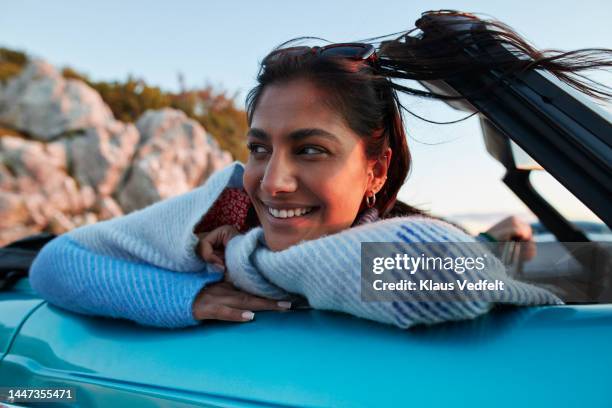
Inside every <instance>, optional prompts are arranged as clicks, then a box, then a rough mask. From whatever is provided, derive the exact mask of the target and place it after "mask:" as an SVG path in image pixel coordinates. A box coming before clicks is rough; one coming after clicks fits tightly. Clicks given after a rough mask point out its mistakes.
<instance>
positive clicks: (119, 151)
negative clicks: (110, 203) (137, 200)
mask: <svg viewBox="0 0 612 408" xmlns="http://www.w3.org/2000/svg"><path fill="white" fill-rule="evenodd" d="M139 139H140V135H139V134H138V130H137V129H136V127H135V126H134V125H133V124H131V123H130V124H125V123H122V122H111V123H109V124H107V125H106V126H105V127H98V128H90V129H87V130H86V131H85V134H84V135H83V136H80V137H77V138H74V139H71V140H69V141H67V145H68V151H69V152H70V163H71V171H72V174H73V175H74V177H75V178H76V179H77V181H78V182H79V183H80V184H81V185H88V186H91V187H92V188H93V189H94V190H95V191H96V193H97V194H98V195H99V196H103V197H104V196H109V195H111V194H112V193H113V192H114V191H115V189H116V188H117V185H118V183H119V181H120V180H121V179H122V177H123V175H124V173H125V171H126V169H127V168H128V166H129V165H130V163H131V160H132V157H133V156H134V152H135V150H136V147H137V146H138V141H139Z"/></svg>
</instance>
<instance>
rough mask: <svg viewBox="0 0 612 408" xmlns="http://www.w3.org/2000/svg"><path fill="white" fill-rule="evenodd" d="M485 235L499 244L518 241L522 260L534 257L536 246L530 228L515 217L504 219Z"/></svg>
mask: <svg viewBox="0 0 612 408" xmlns="http://www.w3.org/2000/svg"><path fill="white" fill-rule="evenodd" d="M486 233H487V234H489V235H490V236H492V237H493V238H495V239H496V240H497V241H500V242H508V241H519V242H522V243H523V244H522V245H521V246H520V249H521V253H520V257H521V259H522V260H525V261H527V260H530V259H532V258H533V257H535V255H536V245H535V242H534V241H533V231H532V230H531V226H530V225H529V224H527V223H526V222H525V221H523V220H521V219H520V218H519V217H517V216H514V215H513V216H510V217H507V218H504V219H503V220H501V221H500V222H498V223H497V224H495V225H493V226H492V227H491V228H489V229H488V230H487V231H486Z"/></svg>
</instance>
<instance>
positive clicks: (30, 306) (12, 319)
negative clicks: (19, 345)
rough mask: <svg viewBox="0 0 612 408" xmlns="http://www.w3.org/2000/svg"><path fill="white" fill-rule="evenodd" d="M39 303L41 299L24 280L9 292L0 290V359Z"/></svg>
mask: <svg viewBox="0 0 612 408" xmlns="http://www.w3.org/2000/svg"><path fill="white" fill-rule="evenodd" d="M22 282H23V283H22ZM41 303H43V301H42V300H41V299H40V298H38V297H37V296H36V295H35V294H34V293H33V292H32V290H31V289H30V287H29V285H28V284H27V281H25V280H22V281H20V283H18V284H17V285H16V286H15V287H14V288H12V290H11V291H10V292H0V360H1V359H2V357H4V355H5V354H6V353H7V352H8V350H9V347H10V345H11V343H12V341H13V339H14V338H15V336H16V334H17V332H18V331H19V327H20V326H21V324H22V323H23V322H24V321H25V319H26V318H27V316H28V315H29V314H30V313H31V312H32V311H33V310H34V309H35V308H36V307H37V306H39V305H40V304H41Z"/></svg>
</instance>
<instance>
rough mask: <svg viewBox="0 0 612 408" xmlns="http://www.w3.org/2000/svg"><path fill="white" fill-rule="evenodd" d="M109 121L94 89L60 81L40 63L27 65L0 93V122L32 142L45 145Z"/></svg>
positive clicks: (108, 115) (81, 84) (109, 113)
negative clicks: (23, 133)
mask: <svg viewBox="0 0 612 408" xmlns="http://www.w3.org/2000/svg"><path fill="white" fill-rule="evenodd" d="M113 120H114V118H113V114H112V112H111V110H110V108H109V107H108V106H107V105H106V104H105V103H104V101H103V100H102V98H101V97H100V95H99V94H98V93H97V92H96V91H95V90H94V89H92V88H91V87H89V86H88V85H86V84H85V83H84V82H82V81H80V80H76V79H64V78H63V77H62V75H61V74H60V73H59V72H58V71H57V70H56V69H55V68H54V67H53V66H52V65H50V64H48V63H46V62H44V61H40V60H33V61H31V62H30V63H29V64H28V65H27V66H26V67H25V68H24V69H23V71H22V72H21V73H20V74H19V75H17V76H16V77H14V78H11V79H10V80H9V81H8V82H7V84H6V85H5V86H3V87H2V89H1V90H0V122H2V123H4V124H6V125H8V126H10V127H11V128H13V129H17V130H19V131H21V132H25V133H27V134H28V135H29V136H30V137H31V138H33V139H37V140H42V141H48V140H52V139H53V138H55V137H57V136H60V135H62V134H65V133H68V132H72V131H77V130H81V129H87V128H95V127H103V126H104V125H105V124H106V123H107V122H109V121H113Z"/></svg>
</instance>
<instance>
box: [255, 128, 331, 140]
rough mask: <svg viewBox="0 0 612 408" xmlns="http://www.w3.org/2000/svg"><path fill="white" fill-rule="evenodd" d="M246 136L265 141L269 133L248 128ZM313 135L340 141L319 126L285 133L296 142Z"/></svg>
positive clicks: (268, 137)
mask: <svg viewBox="0 0 612 408" xmlns="http://www.w3.org/2000/svg"><path fill="white" fill-rule="evenodd" d="M247 136H251V137H254V138H255V139H259V140H262V141H266V142H267V141H268V140H270V135H268V134H267V133H266V132H265V131H264V130H263V129H259V128H250V129H249V131H248V132H247ZM313 136H321V137H324V138H326V139H330V140H331V141H334V142H339V141H340V140H339V139H338V137H337V136H336V135H334V134H333V133H329V132H328V131H326V130H323V129H319V128H305V129H298V130H294V131H293V132H291V133H289V134H288V135H287V138H288V139H290V140H292V141H295V142H298V141H300V140H304V139H307V138H309V137H313Z"/></svg>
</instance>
